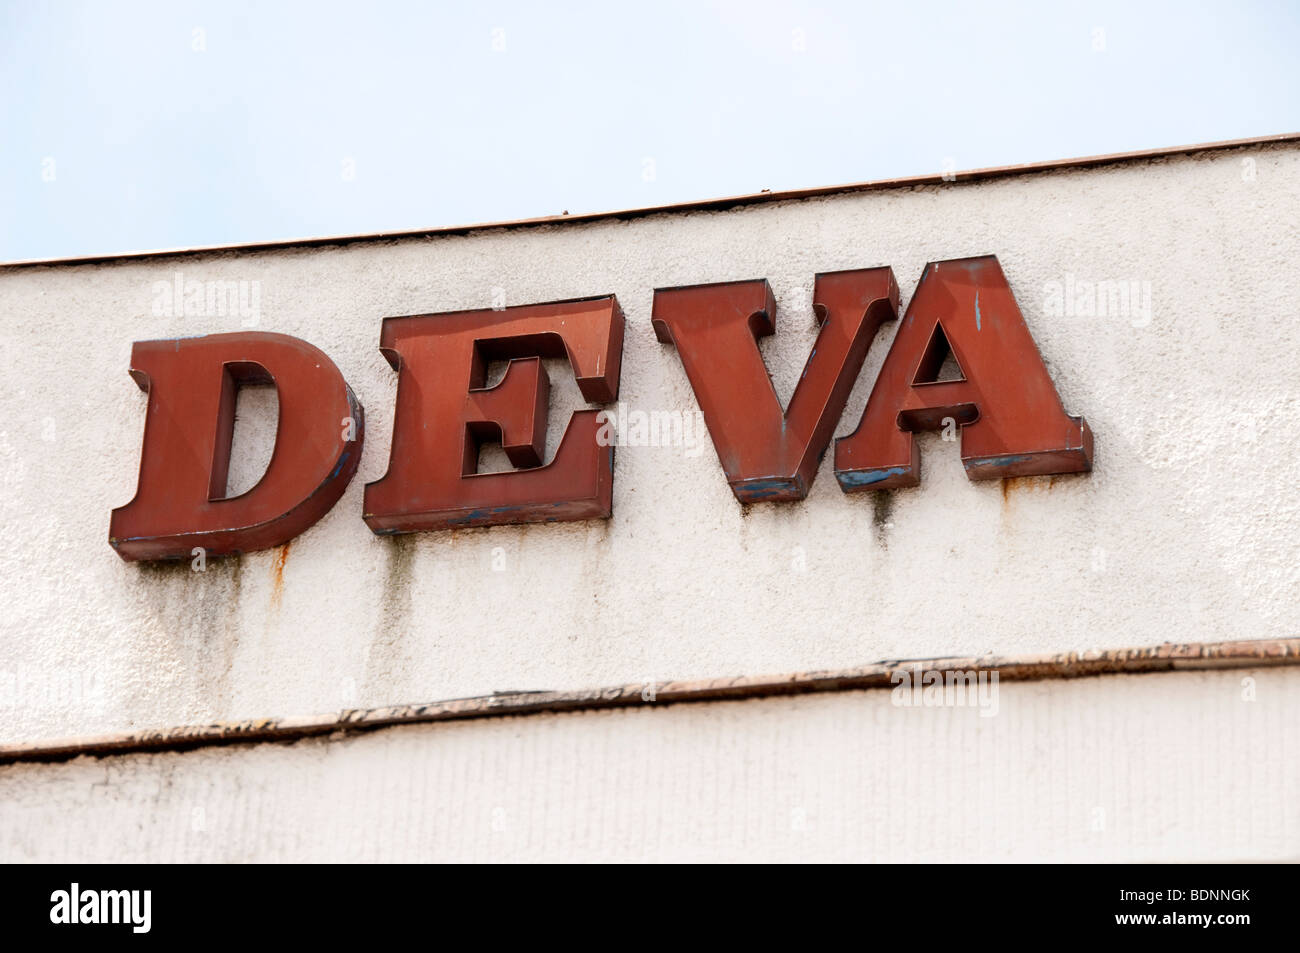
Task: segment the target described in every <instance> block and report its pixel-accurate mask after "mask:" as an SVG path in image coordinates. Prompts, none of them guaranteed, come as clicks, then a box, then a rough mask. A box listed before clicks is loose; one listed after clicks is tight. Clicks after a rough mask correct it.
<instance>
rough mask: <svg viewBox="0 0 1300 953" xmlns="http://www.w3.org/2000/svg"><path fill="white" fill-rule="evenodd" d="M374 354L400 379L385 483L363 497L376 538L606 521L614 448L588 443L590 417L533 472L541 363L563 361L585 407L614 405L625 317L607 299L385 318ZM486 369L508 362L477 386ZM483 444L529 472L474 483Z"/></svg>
mask: <svg viewBox="0 0 1300 953" xmlns="http://www.w3.org/2000/svg"><path fill="white" fill-rule="evenodd" d="M380 348H381V350H382V351H383V352H384V355H385V356H386V357H387V358H388V362H389V363H390V364H392V365H393V368H394V370H396V371H397V372H398V378H397V411H396V418H395V420H394V423H393V449H392V453H391V455H390V457H389V461H388V473H387V474H386V475H385V476H384V478H383V479H381V480H378V481H376V482H375V483H371V484H370V485H369V486H367V487H366V502H365V521H366V523H367V525H369V527H370V528H371V529H372V530H374V531H375V532H376V533H409V532H414V531H417V530H428V529H448V528H453V527H458V526H483V525H491V524H499V523H535V522H542V521H548V522H550V521H558V520H581V519H593V518H603V517H608V516H609V515H610V511H611V507H612V505H613V488H614V448H613V447H612V446H601V444H600V442H598V441H597V439H596V438H597V432H598V430H599V428H600V424H599V423H598V422H597V420H596V417H597V414H598V413H599V411H595V410H580V411H577V412H576V413H574V415H573V417H572V419H571V420H570V421H569V426H568V428H567V429H566V430H565V433H564V437H563V439H561V441H560V446H559V449H558V450H557V451H556V453H555V459H554V460H552V461H551V462H550V463H549V464H547V465H546V466H540V464H541V462H542V456H543V449H544V447H543V444H544V443H545V439H546V403H547V395H548V393H549V389H550V382H549V380H548V378H547V376H546V369H545V368H544V367H543V366H542V363H541V360H540V358H542V357H563V356H565V355H567V356H568V358H569V364H570V366H572V368H573V371H574V375H575V376H576V377H577V380H578V389H579V390H581V391H582V395H583V397H585V398H586V399H587V400H589V401H591V402H592V403H608V402H610V401H612V400H614V399H615V397H617V395H618V379H619V366H620V363H621V361H622V356H623V312H622V310H621V309H620V308H619V306H618V299H616V298H615V297H614V296H613V295H607V296H605V297H602V298H586V299H582V300H577V301H557V302H552V303H550V304H534V305H523V306H519V307H514V308H505V309H503V310H500V311H494V310H484V311H453V312H449V313H445V314H424V315H413V316H410V317H401V318H386V319H385V320H384V327H383V331H382V332H381V335H380ZM492 360H509V361H510V363H509V364H508V365H507V367H506V374H505V377H504V378H502V380H501V382H500V383H499V384H497V385H496V386H495V387H485V386H484V385H485V383H486V372H487V365H488V362H489V361H492ZM489 439H500V441H501V445H502V448H503V449H504V450H505V452H506V454H507V456H508V457H509V458H510V462H511V463H513V464H514V465H515V466H517V467H529V468H531V469H526V470H515V471H513V472H506V473H476V472H475V471H476V470H477V468H478V453H479V447H480V444H481V443H482V442H483V441H484V440H489Z"/></svg>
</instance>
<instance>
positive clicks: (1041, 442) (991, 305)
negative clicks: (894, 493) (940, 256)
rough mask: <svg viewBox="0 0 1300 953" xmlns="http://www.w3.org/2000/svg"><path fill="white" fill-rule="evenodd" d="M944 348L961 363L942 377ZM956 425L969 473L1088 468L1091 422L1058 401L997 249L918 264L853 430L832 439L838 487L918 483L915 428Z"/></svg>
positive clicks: (989, 476)
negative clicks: (912, 291)
mask: <svg viewBox="0 0 1300 953" xmlns="http://www.w3.org/2000/svg"><path fill="white" fill-rule="evenodd" d="M950 350H951V353H952V356H953V358H954V359H955V360H956V362H957V364H958V366H959V370H960V373H959V374H958V375H956V377H955V378H954V379H950V380H940V379H939V371H940V369H941V366H942V365H943V364H944V361H945V359H946V357H947V356H948V353H949V351H950ZM959 426H960V427H961V455H962V462H963V463H964V464H965V467H966V475H967V476H969V477H970V478H971V479H972V480H994V479H998V478H1001V477H1015V476H1034V475H1042V474H1047V473H1079V472H1083V471H1087V470H1090V469H1092V431H1091V430H1089V429H1088V424H1087V422H1086V421H1084V419H1083V418H1082V417H1071V416H1070V415H1068V414H1067V413H1066V412H1065V409H1064V408H1063V407H1062V406H1061V399H1060V398H1059V397H1058V396H1057V394H1056V388H1055V387H1053V386H1052V380H1051V378H1050V377H1048V376H1047V368H1046V367H1044V366H1043V359H1042V357H1041V356H1039V353H1038V348H1037V347H1036V346H1035V345H1034V339H1033V338H1032V337H1031V336H1030V334H1029V328H1027V327H1026V326H1025V319H1024V318H1023V317H1022V316H1021V314H1020V308H1019V307H1018V306H1017V305H1016V299H1015V296H1014V295H1013V294H1012V293H1011V287H1010V285H1008V284H1007V279H1006V277H1005V276H1004V275H1003V274H1002V268H1001V266H1000V265H999V264H998V260H997V258H996V257H994V256H993V255H986V256H984V257H982V258H961V259H957V260H954V261H941V262H932V263H931V264H929V265H927V266H926V269H925V272H924V274H922V275H921V283H920V285H918V287H917V289H916V295H915V297H913V298H912V301H911V302H910V303H909V304H908V306H907V314H906V316H905V317H904V318H903V321H902V324H900V325H899V328H898V334H897V336H896V337H895V338H894V343H893V345H892V346H891V348H890V350H889V354H888V355H887V356H886V358H885V364H884V366H883V367H882V368H881V370H880V376H879V377H878V378H877V379H876V385H875V387H874V389H873V390H872V391H871V397H870V399H869V400H868V401H867V407H866V410H865V411H864V412H863V414H862V421H861V422H860V423H859V424H858V429H857V430H856V431H854V432H853V433H852V434H851V435H850V436H848V437H845V438H843V439H841V440H838V441H836V444H835V476H836V478H837V479H838V480H839V482H840V488H841V489H843V490H844V491H845V492H846V493H847V492H853V491H855V490H882V489H890V488H893V487H900V486H915V485H916V484H918V483H919V482H920V480H921V460H920V455H919V453H918V451H917V447H916V441H915V439H914V438H913V436H912V435H913V433H914V432H915V431H918V430H939V429H941V428H944V427H950V428H952V430H953V433H954V434H955V433H956V428H957V427H959Z"/></svg>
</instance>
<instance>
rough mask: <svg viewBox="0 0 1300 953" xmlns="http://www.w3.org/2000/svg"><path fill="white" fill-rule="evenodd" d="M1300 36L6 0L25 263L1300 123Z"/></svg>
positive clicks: (12, 196) (1271, 14) (1194, 28)
mask: <svg viewBox="0 0 1300 953" xmlns="http://www.w3.org/2000/svg"><path fill="white" fill-rule="evenodd" d="M196 30H197V31H202V32H200V33H196V32H195V31H196ZM1099 30H1100V31H1103V32H1102V33H1098V32H1097V31H1099ZM497 31H501V32H497ZM501 46H504V49H499V48H498V47H501ZM196 47H201V49H196ZM1097 47H1101V48H1100V49H1098V48H1097ZM1297 50H1300V5H1297V4H1295V3H1291V4H1287V3H1263V2H1261V3H1251V2H1247V3H1223V4H1205V3H1197V2H1187V3H1169V4H1146V3H1069V4H1055V3H1026V4H959V3H952V4H938V5H933V6H931V5H924V6H923V5H921V4H917V3H910V2H894V3H887V4H874V3H826V4H805V3H766V2H752V3H707V2H698V0H697V2H683V3H676V2H673V3H639V4H616V3H592V4H590V5H578V4H562V3H558V2H556V3H536V2H534V3H504V2H497V3H474V4H469V3H467V4H457V5H451V4H432V3H414V2H368V0H356V2H346V3H335V2H301V3H298V2H293V3H290V2H284V3H277V2H271V0H263V2H232V0H223V2H198V0H191V2H86V3H77V2H46V3H38V2H14V0H3V2H2V3H0V51H2V55H0V120H2V121H3V127H2V132H0V260H13V259H19V258H33V257H47V256H71V255H79V254H93V253H107V252H116V251H126V250H134V249H144V248H162V247H175V246H183V245H206V244H214V243H225V242H243V241H262V240H270V239H277V238H291V237H300V236H309V235H327V234H341V233H350V232H359V231H378V230H387V229H406V228H423V227H432V226H437V225H451V224H463V223H472V222H481V221H489V220H494V219H505V218H521V217H529V216H536V215H548V214H555V213H558V212H561V211H562V210H565V209H567V210H569V211H570V212H583V211H598V210H603V209H611V208H623V207H629V206H641V205H652V204H660V203H665V202H676V201H685V200H690V199H698V198H709V197H714V196H719V195H729V194H735V193H740V192H751V191H757V190H759V189H763V188H770V189H785V188H797V187H801V186H816V185H830V184H834V183H840V182H852V181H861V180H866V179H877V178H884V177H892V176H899V175H912V174H922V173H933V172H938V171H941V170H942V168H943V166H944V162H945V160H947V159H951V160H952V162H953V163H955V165H956V167H957V168H963V169H964V168H974V167H978V166H987V165H1001V164H1007V163H1017V162H1032V161H1037V160H1044V159H1054V158H1064V157H1068V156H1079V155H1091V154H1096V153H1103V152H1116V151H1122V150H1128V149H1142V148H1153V147H1161V146H1173V145H1179V144H1185V143H1194V142H1204V141H1210V140H1219V139H1231V138H1238V137H1244V136H1257V135H1267V134H1273V133H1281V132H1291V131H1296V130H1298V129H1300V65H1298V64H1300V54H1298V53H1297ZM651 162H652V165H651ZM349 163H350V164H349ZM651 170H652V171H653V175H650V174H649V173H650V171H651ZM349 172H351V175H350V177H349Z"/></svg>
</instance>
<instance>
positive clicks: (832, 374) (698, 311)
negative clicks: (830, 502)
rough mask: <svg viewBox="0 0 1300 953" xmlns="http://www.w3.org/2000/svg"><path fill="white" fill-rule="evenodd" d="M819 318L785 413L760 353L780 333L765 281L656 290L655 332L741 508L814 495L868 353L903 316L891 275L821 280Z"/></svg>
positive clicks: (816, 302)
mask: <svg viewBox="0 0 1300 953" xmlns="http://www.w3.org/2000/svg"><path fill="white" fill-rule="evenodd" d="M813 310H814V311H815V312H816V315H817V320H818V322H819V323H820V324H821V330H820V331H819V332H818V335H817V342H816V344H815V345H814V346H813V350H812V353H811V354H810V355H809V356H808V361H807V363H806V364H805V365H804V369H803V374H802V375H801V376H800V378H799V384H798V386H797V387H796V388H795V391H794V395H793V396H792V397H791V398H790V406H789V407H788V408H787V409H786V410H785V411H784V412H782V410H781V403H780V401H779V400H778V399H777V396H776V391H775V389H774V388H773V387H772V380H771V378H770V377H769V376H768V373H767V368H766V367H765V366H764V364H763V356H762V354H760V353H759V350H758V338H760V337H763V336H764V335H768V334H772V333H773V332H774V331H775V321H776V300H775V298H774V297H773V295H772V289H771V287H770V286H769V285H768V283H767V280H766V279H757V280H754V281H735V282H724V283H721V284H712V285H694V286H690V287H683V288H661V289H658V290H656V291H655V296H654V312H653V315H652V320H653V322H654V329H655V334H656V335H658V337H659V340H660V341H663V342H664V343H669V344H675V345H676V346H677V351H678V353H679V354H680V355H681V358H682V366H683V367H684V368H685V370H686V376H687V378H688V379H689V380H690V382H691V387H692V388H693V389H694V390H695V397H696V399H697V400H698V401H699V402H700V410H701V411H703V413H704V421H705V423H706V424H708V427H709V434H710V435H711V436H712V437H713V445H714V447H715V448H716V449H717V451H718V459H719V460H720V461H721V462H722V469H723V470H724V471H725V472H726V474H727V482H728V483H730V484H731V490H732V492H733V493H735V494H736V499H738V500H740V501H741V502H742V503H751V502H756V501H759V500H801V499H803V498H804V497H805V496H807V495H808V489H809V487H811V486H812V482H813V478H814V476H816V473H817V464H818V462H819V461H820V460H821V456H822V454H823V453H824V452H825V450H826V446H827V444H828V443H829V442H830V439H831V434H832V432H833V431H834V429H835V425H836V423H837V422H838V421H839V418H840V414H841V413H843V411H844V404H845V401H847V400H848V398H849V392H850V391H851V390H852V389H853V382H854V381H855V380H856V379H857V376H858V372H859V371H861V370H862V362H863V361H864V360H865V359H866V356H867V348H869V347H870V346H871V341H872V339H873V338H874V337H875V336H876V331H877V330H878V329H879V328H880V326H881V325H882V324H883V323H884V322H885V321H889V320H893V319H894V318H896V317H897V316H898V284H897V282H895V281H894V272H893V270H892V269H890V268H866V269H861V270H857V271H836V272H830V273H827V274H821V275H818V276H817V280H816V284H815V286H814V289H813Z"/></svg>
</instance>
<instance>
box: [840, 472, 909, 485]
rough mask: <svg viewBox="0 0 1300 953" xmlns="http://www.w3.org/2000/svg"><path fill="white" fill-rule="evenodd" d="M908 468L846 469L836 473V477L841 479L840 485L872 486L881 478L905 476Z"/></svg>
mask: <svg viewBox="0 0 1300 953" xmlns="http://www.w3.org/2000/svg"><path fill="white" fill-rule="evenodd" d="M908 469H909V468H908V467H890V468H889V469H887V470H845V471H843V472H841V473H836V474H835V479H837V480H839V481H840V486H854V487H856V486H870V485H871V484H873V483H879V482H880V481H881V480H888V479H889V478H890V477H895V476H903V475H904V474H906V473H907V471H908Z"/></svg>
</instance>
